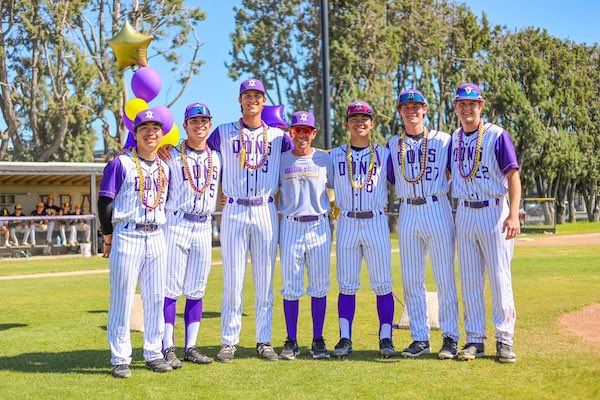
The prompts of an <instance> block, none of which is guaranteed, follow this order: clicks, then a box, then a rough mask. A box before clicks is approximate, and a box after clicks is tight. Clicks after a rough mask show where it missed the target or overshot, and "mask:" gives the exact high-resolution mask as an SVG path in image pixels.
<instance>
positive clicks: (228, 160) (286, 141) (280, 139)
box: [207, 122, 292, 198]
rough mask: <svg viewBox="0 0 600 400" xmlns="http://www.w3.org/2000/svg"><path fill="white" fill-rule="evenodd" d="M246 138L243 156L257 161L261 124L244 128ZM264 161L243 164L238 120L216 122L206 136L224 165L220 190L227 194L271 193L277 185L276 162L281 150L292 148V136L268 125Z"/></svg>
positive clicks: (259, 148) (260, 151) (261, 132)
mask: <svg viewBox="0 0 600 400" xmlns="http://www.w3.org/2000/svg"><path fill="white" fill-rule="evenodd" d="M242 130H243V133H244V141H245V142H246V160H247V161H248V163H250V164H253V165H257V164H259V163H260V161H261V160H262V157H263V155H262V153H263V148H262V147H263V128H262V127H260V128H258V129H254V130H251V129H248V128H245V127H244V128H243V129H242ZM267 132H268V133H267V140H268V147H269V148H268V151H267V152H268V159H267V164H266V165H265V166H264V167H262V168H260V169H258V170H252V169H249V168H242V166H241V162H242V159H241V157H240V132H239V130H238V122H231V123H228V124H223V125H219V126H218V127H217V129H215V130H214V131H213V132H212V133H211V135H210V137H209V138H208V141H207V144H208V146H209V147H210V148H211V149H213V150H216V151H218V152H220V153H221V157H222V160H223V169H224V171H225V173H224V174H223V178H222V185H223V193H224V194H225V195H226V196H228V197H234V198H249V197H257V196H272V195H274V194H275V192H276V191H277V188H278V187H279V163H280V160H281V153H282V152H284V151H287V150H289V149H291V147H292V146H291V143H292V142H291V139H290V138H289V136H287V135H285V134H284V133H283V131H282V130H281V129H279V128H271V127H269V128H268V129H267Z"/></svg>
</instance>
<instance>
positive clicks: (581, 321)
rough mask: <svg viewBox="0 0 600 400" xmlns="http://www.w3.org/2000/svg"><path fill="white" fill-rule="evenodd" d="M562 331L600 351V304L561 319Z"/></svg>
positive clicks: (559, 322) (559, 323)
mask: <svg viewBox="0 0 600 400" xmlns="http://www.w3.org/2000/svg"><path fill="white" fill-rule="evenodd" d="M558 325H559V326H560V327H561V329H563V330H565V331H566V332H568V333H570V334H571V335H575V336H577V337H578V338H581V339H582V340H583V341H585V342H587V343H589V344H591V345H592V346H594V347H595V348H597V349H600V304H598V303H594V304H592V305H590V306H588V307H586V308H584V309H583V310H581V311H576V312H572V313H568V314H565V315H563V316H562V317H560V319H559V320H558Z"/></svg>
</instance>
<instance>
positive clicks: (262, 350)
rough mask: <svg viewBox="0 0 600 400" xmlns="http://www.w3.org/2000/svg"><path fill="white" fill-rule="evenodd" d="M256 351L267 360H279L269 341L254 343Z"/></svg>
mask: <svg viewBox="0 0 600 400" xmlns="http://www.w3.org/2000/svg"><path fill="white" fill-rule="evenodd" d="M256 352H257V353H258V355H259V356H260V357H261V358H264V359H265V360H267V361H277V360H279V356H278V355H277V353H275V350H273V346H271V343H268V342H267V343H256Z"/></svg>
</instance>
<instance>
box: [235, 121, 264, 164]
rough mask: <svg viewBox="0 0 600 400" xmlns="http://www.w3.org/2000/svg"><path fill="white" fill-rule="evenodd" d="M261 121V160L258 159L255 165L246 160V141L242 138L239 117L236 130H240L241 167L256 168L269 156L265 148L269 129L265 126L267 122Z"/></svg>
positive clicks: (242, 133)
mask: <svg viewBox="0 0 600 400" xmlns="http://www.w3.org/2000/svg"><path fill="white" fill-rule="evenodd" d="M261 123H262V128H263V151H262V160H260V162H259V163H258V164H256V165H252V164H250V163H249V162H248V161H247V160H246V142H245V140H244V132H243V131H242V119H241V118H240V120H239V121H238V130H239V131H240V148H241V150H240V158H241V160H240V167H241V168H242V169H243V168H248V169H251V170H257V169H260V168H262V167H263V166H264V165H265V164H266V163H267V158H268V157H269V151H268V149H267V145H268V143H267V132H268V130H269V127H268V126H267V124H265V122H264V121H261Z"/></svg>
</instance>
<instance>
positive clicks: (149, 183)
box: [134, 176, 166, 192]
mask: <svg viewBox="0 0 600 400" xmlns="http://www.w3.org/2000/svg"><path fill="white" fill-rule="evenodd" d="M134 179H135V191H136V192H139V191H140V177H139V176H136V177H135V178H134ZM165 179H166V177H165ZM150 190H158V177H157V176H145V177H144V191H145V192H147V191H150Z"/></svg>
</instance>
